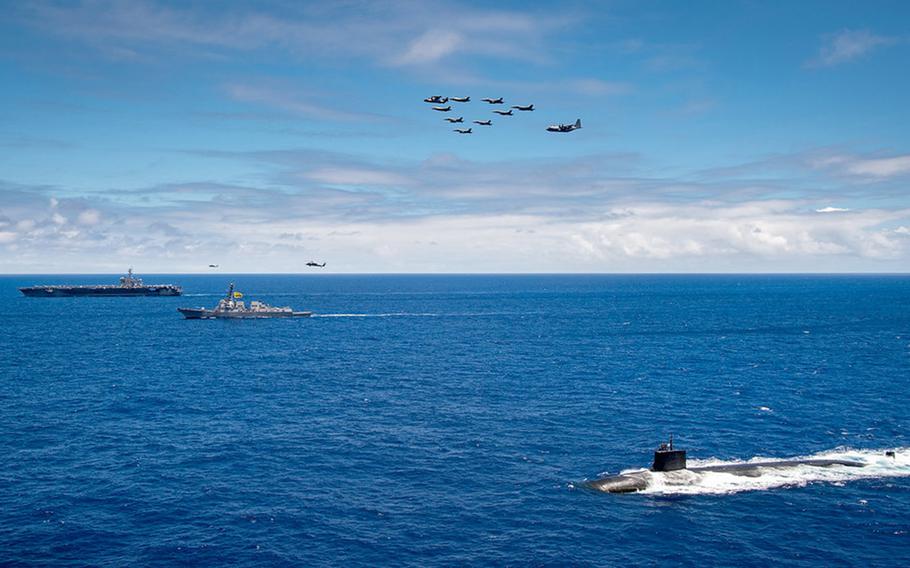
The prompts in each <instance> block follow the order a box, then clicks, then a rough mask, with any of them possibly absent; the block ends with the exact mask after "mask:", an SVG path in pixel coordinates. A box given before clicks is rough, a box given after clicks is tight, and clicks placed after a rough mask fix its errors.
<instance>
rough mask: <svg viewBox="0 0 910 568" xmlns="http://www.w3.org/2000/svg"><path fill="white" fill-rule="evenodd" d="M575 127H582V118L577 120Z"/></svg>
mask: <svg viewBox="0 0 910 568" xmlns="http://www.w3.org/2000/svg"><path fill="white" fill-rule="evenodd" d="M575 128H581V119H580V118H579V119H578V120H576V121H575Z"/></svg>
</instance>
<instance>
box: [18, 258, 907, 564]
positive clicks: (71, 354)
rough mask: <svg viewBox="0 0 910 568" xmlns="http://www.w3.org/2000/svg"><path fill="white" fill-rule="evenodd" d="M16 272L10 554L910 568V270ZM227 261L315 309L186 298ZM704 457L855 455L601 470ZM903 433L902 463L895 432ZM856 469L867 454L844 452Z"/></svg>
mask: <svg viewBox="0 0 910 568" xmlns="http://www.w3.org/2000/svg"><path fill="white" fill-rule="evenodd" d="M115 280H116V276H69V277H61V276H55V277H51V276H4V277H0V325H2V333H0V456H2V457H3V466H2V467H0V564H2V565H4V566H17V565H23V566H25V565H54V566H85V565H92V566H173V565H200V566H226V565H230V566H289V565H295V566H415V567H417V566H420V567H424V566H614V565H634V566H648V565H683V566H686V565H688V566H704V565H726V566H733V565H736V566H767V565H779V566H818V565H824V566H895V565H906V564H907V563H908V562H910V439H908V434H910V430H908V427H910V389H908V380H910V277H908V276H808V275H792V276H791V275H788V276H779V275H768V276H752V275H749V276H746V275H703V276H682V275H678V276H674V275H666V276H645V275H629V276H611V275H603V276H602V275H566V276H562V275H558V276H557V275H527V276H496V275H482V276H481V275H463V276H450V275H445V276H443V275H439V276H417V275H388V276H386V275H350V276H348V275H323V274H309V275H300V276H296V275H256V276H254V275H236V276H228V275H223V274H217V275H205V276H184V275H170V276H154V277H152V276H146V278H145V280H146V282H148V283H171V282H172V283H176V284H180V285H182V286H183V287H184V289H185V296H183V297H179V298H48V299H44V298H26V297H23V296H21V294H19V293H18V291H17V290H16V288H17V286H25V285H32V284H42V283H73V284H79V283H106V282H113V281H115ZM229 281H234V282H236V284H237V286H238V288H239V289H240V290H242V291H243V292H245V295H246V296H245V299H246V300H250V299H261V300H264V301H266V302H269V303H271V304H276V305H289V306H292V307H293V308H295V309H300V310H311V311H313V312H315V314H316V315H315V316H314V317H312V318H304V319H286V320H241V321H224V320H197V321H190V320H184V319H183V318H182V317H181V316H180V314H178V313H177V311H176V308H177V307H181V306H193V307H195V306H206V307H210V306H213V305H214V304H215V303H216V302H217V300H218V298H219V297H220V296H221V295H222V294H223V293H224V291H225V289H226V288H227V284H228V282H229ZM671 433H672V434H673V435H674V438H675V441H676V444H677V446H678V447H685V448H686V449H688V451H689V458H690V462H694V463H727V462H737V461H743V460H750V459H756V458H774V457H781V458H785V457H797V456H806V457H818V456H823V457H824V456H835V457H838V458H849V459H858V460H861V461H863V462H864V463H867V464H868V467H865V468H856V469H854V468H839V469H832V470H819V469H817V468H814V471H813V468H797V469H796V470H792V471H788V472H781V473H778V474H774V475H768V476H761V477H758V478H748V477H735V476H728V475H722V474H716V475H704V476H701V477H699V478H698V479H695V480H693V481H692V483H687V484H672V483H665V482H664V481H665V480H663V481H661V480H657V481H656V482H655V483H654V484H653V485H652V486H650V487H649V489H648V490H646V491H645V492H642V493H636V494H625V495H613V494H606V493H600V492H595V491H591V490H589V489H586V488H585V486H584V481H585V480H586V479H593V478H595V477H597V476H598V475H601V474H603V473H617V472H620V471H622V470H627V469H635V468H641V467H647V466H648V465H649V464H650V459H651V452H652V451H653V450H654V448H655V447H656V446H657V444H658V443H659V442H661V441H664V440H665V439H666V438H667V437H668V436H669V434H671ZM887 449H893V450H895V451H896V455H895V457H894V458H888V457H886V456H884V451H885V450H887ZM848 469H849V471H848Z"/></svg>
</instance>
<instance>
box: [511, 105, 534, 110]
mask: <svg viewBox="0 0 910 568" xmlns="http://www.w3.org/2000/svg"><path fill="white" fill-rule="evenodd" d="M512 108H514V109H517V110H534V105H527V106H522V105H512Z"/></svg>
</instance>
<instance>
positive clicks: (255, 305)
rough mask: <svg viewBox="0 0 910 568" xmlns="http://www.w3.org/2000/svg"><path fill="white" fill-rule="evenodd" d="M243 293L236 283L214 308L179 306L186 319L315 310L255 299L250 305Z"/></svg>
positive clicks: (282, 314)
mask: <svg viewBox="0 0 910 568" xmlns="http://www.w3.org/2000/svg"><path fill="white" fill-rule="evenodd" d="M241 298H243V294H242V293H240V292H238V291H236V290H234V283H233V282H231V285H230V286H229V287H228V292H227V295H226V296H225V297H224V298H221V299H220V300H218V305H217V306H215V307H214V308H212V309H210V310H209V309H206V308H177V311H178V312H180V313H181V314H183V317H185V318H186V319H219V318H233V319H254V318H305V317H309V316H311V315H313V312H295V311H294V310H292V309H291V308H288V307H283V308H276V307H274V306H270V305H268V304H266V303H263V302H259V301H256V300H253V301H252V302H250V307H249V308H248V307H246V304H244V303H243V301H242V300H241Z"/></svg>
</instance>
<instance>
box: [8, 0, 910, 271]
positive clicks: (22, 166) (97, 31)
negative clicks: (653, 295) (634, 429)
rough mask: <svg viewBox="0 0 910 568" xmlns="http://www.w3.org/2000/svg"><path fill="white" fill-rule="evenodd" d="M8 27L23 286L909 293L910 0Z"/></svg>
mask: <svg viewBox="0 0 910 568" xmlns="http://www.w3.org/2000/svg"><path fill="white" fill-rule="evenodd" d="M0 14H2V15H0V86H2V88H0V274H14V273H117V272H122V271H124V270H125V268H126V267H128V266H133V267H134V268H135V269H136V271H137V272H140V273H156V272H157V273H193V272H205V271H208V270H210V269H209V268H208V265H209V264H218V265H219V266H220V268H219V270H222V271H226V272H236V273H242V272H268V273H277V272H291V273H293V272H303V271H306V270H307V268H306V266H305V263H306V262H308V261H311V260H312V261H318V262H326V263H327V267H326V269H325V271H332V272H352V273H358V272H359V273H374V272H399V273H400V272H418V273H433V272H441V273H448V272H469V273H471V272H477V273H510V272H532V273H541V272H585V273H628V272H645V273H652V272H674V273H677V272H747V273H753V272H908V271H910V109H908V102H907V101H910V3H907V2H904V1H895V2H889V1H870V2H839V1H830V0H828V1H824V2H818V1H809V0H806V1H800V2H784V1H762V2H759V1H747V0H739V1H736V0H733V1H729V2H716V1H706V2H694V1H693V2H676V1H666V2H661V1H646V2H640V1H619V0H617V1H604V2H541V3H535V2H528V1H527V0H524V1H520V2H509V1H498V2H489V1H487V2H460V1H453V0H447V1H446V2H418V1H415V2H396V1H382V2H364V1H355V0H351V1H336V2H301V1H287V2H282V1H276V2H262V1H258V2H223V3H215V2H187V1H175V2H168V1H160V0H142V1H129V0H121V1H105V0H89V1H83V2H80V1H71V2H52V1H44V0H32V1H29V2H18V1H15V0H0ZM431 95H441V96H448V97H451V96H470V97H471V101H470V102H467V103H449V104H451V106H452V107H453V108H452V111H451V112H449V113H441V112H437V111H434V110H432V108H431V107H432V106H433V105H430V104H427V103H425V102H423V99H424V98H426V97H428V96H431ZM484 97H494V98H495V97H503V98H504V100H505V104H504V105H502V107H498V106H493V105H490V104H487V103H485V102H482V101H481V99H482V98H484ZM525 104H534V108H535V110H534V111H531V112H522V111H517V110H516V111H515V115H514V116H503V117H500V116H498V115H495V114H493V113H492V112H491V111H492V110H493V109H494V108H508V107H509V106H511V105H525ZM445 116H450V117H463V118H464V120H465V124H464V125H460V124H455V125H453V124H449V123H447V122H446V121H444V120H443V119H444V117H445ZM578 118H580V119H581V120H582V125H583V127H582V128H581V129H580V130H577V131H574V132H571V133H551V132H547V131H546V127H547V126H548V125H550V124H559V123H574V122H575V120H576V119H578ZM485 119H492V120H493V125H492V126H479V125H476V124H473V123H472V121H473V120H485ZM457 126H471V127H473V129H472V134H458V133H456V132H454V131H453V127H457Z"/></svg>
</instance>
